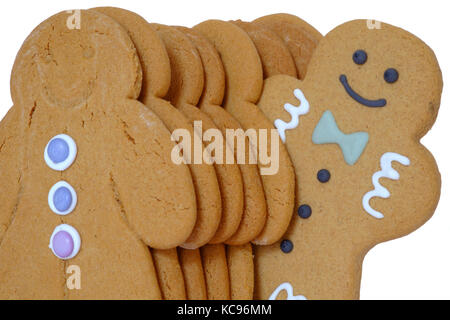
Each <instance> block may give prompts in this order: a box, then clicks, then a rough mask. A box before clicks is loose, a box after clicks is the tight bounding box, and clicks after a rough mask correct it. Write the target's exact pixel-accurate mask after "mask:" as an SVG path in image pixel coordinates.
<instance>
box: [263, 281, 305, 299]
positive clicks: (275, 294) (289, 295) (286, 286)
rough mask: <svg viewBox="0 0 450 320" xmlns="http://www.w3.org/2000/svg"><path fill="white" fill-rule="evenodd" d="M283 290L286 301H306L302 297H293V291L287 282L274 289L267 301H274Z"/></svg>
mask: <svg viewBox="0 0 450 320" xmlns="http://www.w3.org/2000/svg"><path fill="white" fill-rule="evenodd" d="M283 290H285V291H286V293H287V298H286V300H308V299H306V298H305V297H304V296H301V295H298V296H294V289H293V288H292V286H291V284H290V283H289V282H284V283H282V284H280V285H279V286H278V288H276V289H275V291H274V292H273V293H272V294H271V295H270V297H269V300H276V299H277V297H278V295H279V294H280V292H281V291H283Z"/></svg>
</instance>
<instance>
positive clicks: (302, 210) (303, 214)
mask: <svg viewBox="0 0 450 320" xmlns="http://www.w3.org/2000/svg"><path fill="white" fill-rule="evenodd" d="M311 213H312V210H311V207H310V206H308V205H307V204H302V205H301V206H300V207H298V210H297V214H298V216H299V217H300V218H302V219H308V218H309V217H311Z"/></svg>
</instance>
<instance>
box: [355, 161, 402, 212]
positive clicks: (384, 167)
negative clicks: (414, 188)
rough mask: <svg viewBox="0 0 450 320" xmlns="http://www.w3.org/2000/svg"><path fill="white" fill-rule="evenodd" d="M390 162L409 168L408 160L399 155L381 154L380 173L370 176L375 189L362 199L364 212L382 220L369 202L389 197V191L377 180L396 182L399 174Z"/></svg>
mask: <svg viewBox="0 0 450 320" xmlns="http://www.w3.org/2000/svg"><path fill="white" fill-rule="evenodd" d="M392 161H397V162H399V163H401V164H402V165H404V166H409V164H410V161H409V159H408V158H407V157H405V156H402V155H401V154H398V153H395V152H386V153H385V154H383V155H382V156H381V159H380V165H381V171H378V172H375V173H374V174H373V176H372V183H373V186H374V187H375V189H374V190H372V191H369V192H367V193H366V194H365V195H364V197H363V199H362V204H363V207H364V210H366V212H367V213H368V214H370V215H371V216H373V217H374V218H377V219H383V218H384V215H383V214H382V213H381V212H378V211H376V210H374V209H373V208H372V207H371V206H370V204H369V201H370V199H372V198H373V197H380V198H383V199H387V198H389V197H390V196H391V193H390V192H389V190H388V189H386V188H385V187H383V186H382V185H381V184H380V182H379V180H380V178H388V179H391V180H398V179H399V178H400V174H399V173H398V172H397V171H396V170H395V169H393V168H392Z"/></svg>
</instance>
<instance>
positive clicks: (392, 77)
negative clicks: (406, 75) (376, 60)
mask: <svg viewBox="0 0 450 320" xmlns="http://www.w3.org/2000/svg"><path fill="white" fill-rule="evenodd" d="M397 80H398V71H397V70H395V69H393V68H389V69H387V70H386V71H385V72H384V81H386V82H387V83H394V82H395V81H397Z"/></svg>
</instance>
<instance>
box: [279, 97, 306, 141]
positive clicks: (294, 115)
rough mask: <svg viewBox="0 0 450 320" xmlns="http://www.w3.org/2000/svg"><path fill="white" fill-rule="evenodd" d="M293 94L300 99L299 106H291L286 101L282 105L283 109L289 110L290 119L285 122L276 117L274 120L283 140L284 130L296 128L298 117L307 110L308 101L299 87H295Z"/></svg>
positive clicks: (284, 139) (284, 137)
mask: <svg viewBox="0 0 450 320" xmlns="http://www.w3.org/2000/svg"><path fill="white" fill-rule="evenodd" d="M294 96H295V97H296V98H297V99H298V100H299V101H300V105H299V106H293V105H292V104H290V103H286V104H285V105H284V110H286V111H287V112H289V114H290V115H291V121H289V123H287V122H285V121H283V120H281V119H276V120H275V122H274V125H275V127H276V128H277V129H278V133H279V135H280V138H281V140H282V141H283V142H286V133H285V132H286V130H290V129H294V128H296V127H297V126H298V118H299V117H300V116H301V115H304V114H307V113H308V112H309V102H308V100H306V98H305V96H304V95H303V92H302V91H301V90H300V89H295V90H294Z"/></svg>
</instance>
